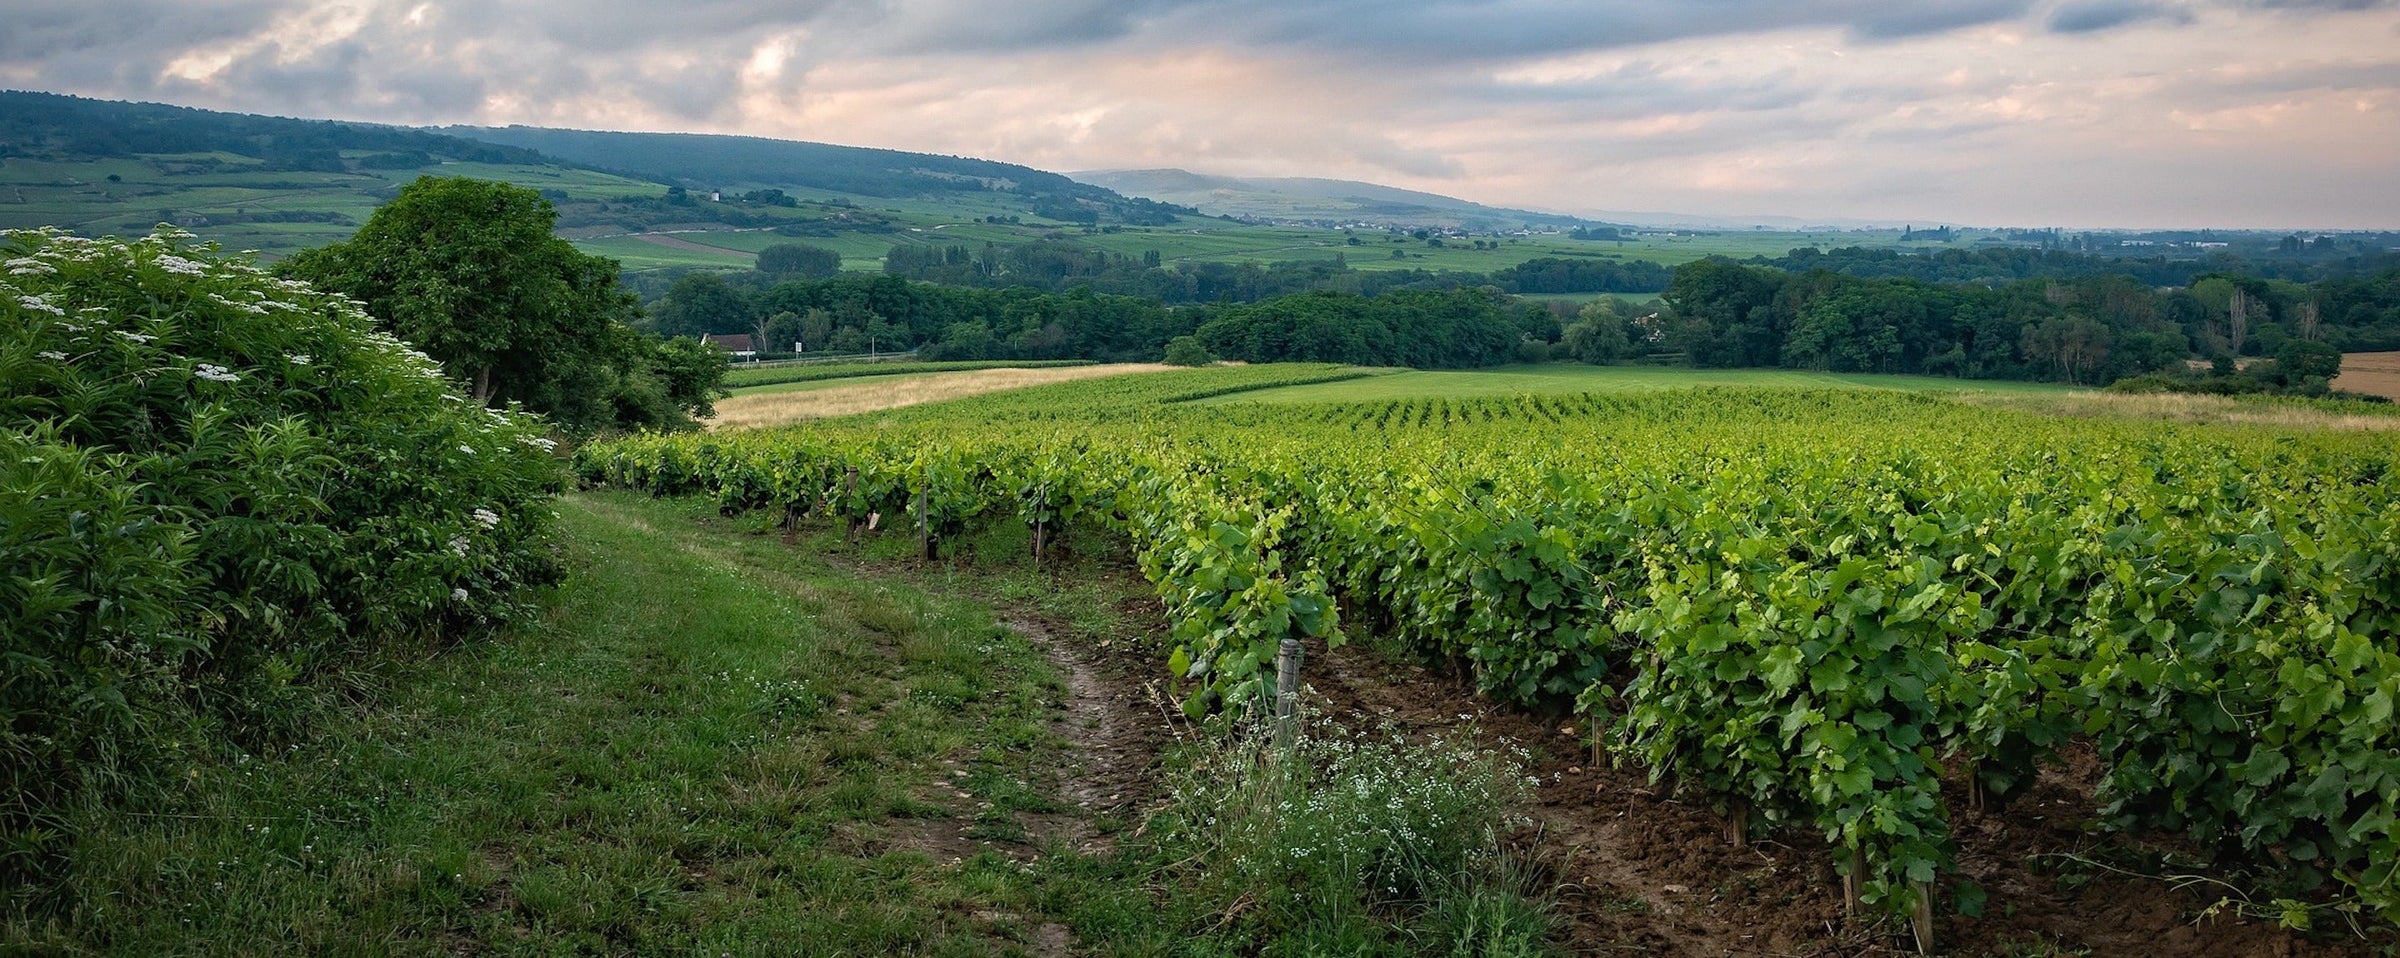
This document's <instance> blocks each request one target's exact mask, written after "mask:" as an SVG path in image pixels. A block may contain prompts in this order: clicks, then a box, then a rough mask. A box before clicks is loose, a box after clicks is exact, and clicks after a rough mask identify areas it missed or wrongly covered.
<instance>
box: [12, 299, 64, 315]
mask: <svg viewBox="0 0 2400 958" xmlns="http://www.w3.org/2000/svg"><path fill="white" fill-rule="evenodd" d="M17 305H19V306H22V307H25V308H26V309H30V310H33V311H34V312H37V313H49V314H50V315H52V316H65V315H66V314H67V311H66V310H63V309H60V308H58V307H56V306H53V305H51V304H50V300H49V299H47V298H45V297H41V296H19V297H17Z"/></svg>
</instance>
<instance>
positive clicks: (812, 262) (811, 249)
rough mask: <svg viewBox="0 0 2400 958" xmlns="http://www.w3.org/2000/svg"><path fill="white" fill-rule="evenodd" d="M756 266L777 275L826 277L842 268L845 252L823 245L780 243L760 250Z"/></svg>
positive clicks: (800, 277)
mask: <svg viewBox="0 0 2400 958" xmlns="http://www.w3.org/2000/svg"><path fill="white" fill-rule="evenodd" d="M757 268H758V271H759V272H760V273H763V274H766V275H767V276H769V277H773V278H777V279H824V278H825V277H828V276H833V275H836V274H838V273H840V272H841V271H842V254H840V253H838V252H835V251H833V250H829V249H826V248H824V247H822V246H809V245H807V244H804V243H777V244H775V245H773V246H769V247H767V248H766V249H762V250H759V251H758V267H757Z"/></svg>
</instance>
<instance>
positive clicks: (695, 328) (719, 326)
mask: <svg viewBox="0 0 2400 958" xmlns="http://www.w3.org/2000/svg"><path fill="white" fill-rule="evenodd" d="M751 314H752V310H751V305H750V301H749V299H747V298H746V297H744V296H743V295H742V293H741V291H740V290H737V289H734V288H733V287H731V286H727V285H725V279H724V277H721V276H718V275H717V274H715V273H685V274H683V275H682V276H678V277H676V278H675V285H673V286H669V287H667V295H666V297H665V298H663V299H660V300H659V301H658V308H657V310H656V313H655V315H653V316H652V317H651V320H650V328H651V329H652V330H655V331H656V332H657V333H658V334H659V335H661V336H684V337H691V336H700V335H704V334H730V333H747V332H750V331H751V329H752V327H753V325H754V324H753V323H752V321H751V320H752V315H751Z"/></svg>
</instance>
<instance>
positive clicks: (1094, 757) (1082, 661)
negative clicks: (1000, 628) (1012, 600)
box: [1001, 610, 1169, 854]
mask: <svg viewBox="0 0 2400 958" xmlns="http://www.w3.org/2000/svg"><path fill="white" fill-rule="evenodd" d="M1001 624H1002V625H1004V626H1006V627H1007V628H1008V630H1009V631H1012V632H1015V633H1017V634H1018V635H1022V636H1024V637H1025V638H1026V639H1028V640H1030V641H1032V642H1033V644H1034V645H1035V646H1036V647H1037V648H1040V649H1041V650H1042V651H1043V653H1044V654H1046V655H1048V656H1049V658H1050V661H1051V663H1052V664H1053V665H1055V666H1057V667H1058V669H1059V671H1060V672H1061V673H1063V674H1064V676H1065V678H1066V695H1065V697H1064V699H1063V700H1062V701H1061V702H1060V704H1059V714H1058V716H1057V718H1056V719H1054V720H1053V721H1052V723H1051V728H1052V731H1054V732H1055V733H1056V734H1057V735H1058V736H1059V737H1060V738H1061V739H1064V740H1065V741H1066V742H1068V743H1069V747H1068V749H1067V752H1068V754H1069V757H1068V759H1067V764H1065V765H1064V766H1061V767H1060V768H1059V769H1057V780H1056V781H1055V782H1054V783H1051V784H1052V785H1053V787H1054V788H1055V789H1056V792H1055V794H1057V795H1058V797H1059V799H1060V801H1061V802H1062V803H1063V804H1064V805H1066V806H1069V807H1071V809H1072V810H1071V811H1067V812H1064V813H1062V814H1056V815H1046V816H1032V817H1030V818H1031V820H1029V821H1027V822H1026V828H1027V831H1028V833H1029V834H1031V835H1032V836H1034V837H1035V838H1037V839H1040V840H1055V841H1059V842H1064V843H1065V844H1067V845H1068V846H1069V847H1071V848H1074V849H1075V850H1076V851H1078V852H1081V853H1084V854H1099V853H1103V852H1106V851H1108V850H1109V848H1110V847H1111V846H1113V845H1114V844H1115V841H1116V839H1115V836H1114V835H1113V834H1111V833H1109V832H1108V831H1106V830H1105V829H1103V828H1101V827H1100V825H1101V822H1100V821H1099V819H1113V820H1117V821H1120V822H1122V821H1123V820H1124V819H1126V818H1131V817H1134V816H1138V814H1139V810H1140V808H1141V806H1142V805H1143V804H1144V803H1145V802H1146V801H1147V800H1148V799H1149V798H1150V797H1151V796H1152V795H1153V794H1154V792H1155V790H1156V788H1157V787H1158V756H1159V753H1160V752H1161V751H1162V750H1164V749H1165V747H1166V744H1167V740H1168V738H1169V731H1168V727H1167V725H1166V722H1165V719H1164V717H1163V713H1162V711H1161V709H1160V707H1159V704H1158V703H1159V701H1160V699H1159V696H1160V693H1159V690H1158V688H1157V686H1155V685H1154V684H1147V683H1144V682H1142V681H1141V680H1140V679H1138V678H1137V677H1136V676H1135V674H1133V673H1131V672H1130V671H1128V665H1129V664H1130V663H1129V662H1128V661H1127V660H1126V659H1127V657H1124V656H1112V655H1109V654H1108V653H1106V652H1105V651H1103V650H1101V649H1097V648H1094V647H1092V646H1091V645H1088V644H1083V643H1074V642H1067V641H1063V640H1062V639H1061V638H1060V636H1061V633H1062V627H1060V626H1057V625H1055V624H1053V623H1049V622H1045V621H1043V620H1042V619H1040V618H1038V617H1036V616H1034V615H1033V614H1031V613H1029V612H1026V611H1024V610H1004V611H1003V613H1002V616H1001Z"/></svg>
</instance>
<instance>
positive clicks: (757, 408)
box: [707, 363, 1176, 429]
mask: <svg viewBox="0 0 2400 958" xmlns="http://www.w3.org/2000/svg"><path fill="white" fill-rule="evenodd" d="M1174 368H1176V367H1173V366H1166V365H1161V364H1158V363H1111V364H1106V365H1099V366H1058V367H1050V368H1044V369H976V370H968V371H964V372H952V373H933V374H930V375H923V376H875V377H870V378H869V379H868V381H863V382H860V383H858V384H856V385H849V386H828V387H825V388H822V389H806V390H795V391H782V392H752V393H743V394H740V395H736V396H731V397H728V398H726V399H724V400H721V401H719V402H718V403H717V413H716V416H715V417H714V418H711V419H709V420H708V421H707V425H708V428H710V429H756V428H761V427H766V426H782V425H789V424H791V423H795V422H807V421H809V420H812V419H831V418H833V417H836V416H853V415H857V414H859V413H869V412H882V411H884V410H886V409H899V408H902V407H906V406H918V405H923V404H925V403H934V402H944V401H948V400H952V399H964V398H966V397H968V396H979V395H983V394H985V393H994V392H1000V391H1003V390H1009V389H1023V388H1025V387H1028V386H1046V385H1049V384H1051V383H1063V382H1069V381H1072V380H1077V379H1093V378H1097V377H1100V376H1123V375H1127V374H1129V373H1154V372H1163V371H1166V370H1169V369H1174Z"/></svg>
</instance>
